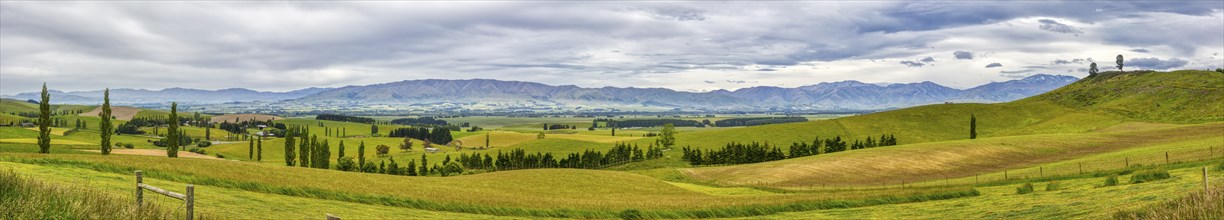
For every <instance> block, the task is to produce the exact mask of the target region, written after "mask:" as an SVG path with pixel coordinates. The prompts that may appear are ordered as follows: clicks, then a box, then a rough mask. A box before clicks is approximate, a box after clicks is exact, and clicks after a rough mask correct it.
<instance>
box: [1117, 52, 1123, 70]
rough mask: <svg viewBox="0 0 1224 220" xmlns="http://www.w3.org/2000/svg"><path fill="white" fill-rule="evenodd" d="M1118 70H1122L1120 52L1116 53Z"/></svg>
mask: <svg viewBox="0 0 1224 220" xmlns="http://www.w3.org/2000/svg"><path fill="white" fill-rule="evenodd" d="M1117 63H1118V71H1122V54H1118V61H1117Z"/></svg>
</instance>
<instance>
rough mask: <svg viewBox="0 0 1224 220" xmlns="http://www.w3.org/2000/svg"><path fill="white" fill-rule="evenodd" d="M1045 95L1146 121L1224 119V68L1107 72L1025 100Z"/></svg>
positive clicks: (1075, 105)
mask: <svg viewBox="0 0 1224 220" xmlns="http://www.w3.org/2000/svg"><path fill="white" fill-rule="evenodd" d="M1040 101H1050V102H1053V103H1056V104H1058V105H1062V106H1066V107H1069V108H1073V109H1076V110H1081V111H1087V112H1093V113H1106V114H1110V115H1116V116H1121V117H1123V118H1127V119H1133V120H1142V121H1154V122H1170V123H1198V122H1210V121H1221V120H1224V74H1222V73H1218V72H1210V71H1199V70H1182V71H1173V72H1125V73H1123V72H1105V73H1101V74H1098V75H1097V76H1095V77H1089V78H1085V79H1084V80H1080V81H1079V82H1076V83H1072V84H1069V85H1067V86H1064V87H1062V88H1059V89H1056V90H1053V91H1050V92H1049V93H1046V94H1042V95H1039V96H1035V97H1032V98H1028V99H1024V100H1021V101H1019V102H1020V103H1032V102H1040Z"/></svg>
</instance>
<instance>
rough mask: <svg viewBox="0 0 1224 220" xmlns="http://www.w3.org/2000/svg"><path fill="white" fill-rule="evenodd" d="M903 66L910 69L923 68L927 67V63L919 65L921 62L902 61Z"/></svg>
mask: <svg viewBox="0 0 1224 220" xmlns="http://www.w3.org/2000/svg"><path fill="white" fill-rule="evenodd" d="M901 64H904V65H905V66H908V67H922V66H924V65H926V64H925V63H919V62H914V61H909V60H906V61H901Z"/></svg>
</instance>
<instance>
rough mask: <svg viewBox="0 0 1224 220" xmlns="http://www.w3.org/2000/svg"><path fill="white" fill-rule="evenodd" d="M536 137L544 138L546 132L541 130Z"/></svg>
mask: <svg viewBox="0 0 1224 220" xmlns="http://www.w3.org/2000/svg"><path fill="white" fill-rule="evenodd" d="M536 139H544V132H543V131H541V132H540V133H539V134H536Z"/></svg>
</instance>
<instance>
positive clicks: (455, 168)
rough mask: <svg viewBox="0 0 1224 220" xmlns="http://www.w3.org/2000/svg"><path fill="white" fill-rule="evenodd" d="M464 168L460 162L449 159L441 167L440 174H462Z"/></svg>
mask: <svg viewBox="0 0 1224 220" xmlns="http://www.w3.org/2000/svg"><path fill="white" fill-rule="evenodd" d="M464 170H466V169H465V168H463V164H460V163H459V162H458V161H451V162H450V163H446V166H444V167H442V171H441V174H442V176H450V175H459V174H463V171H464Z"/></svg>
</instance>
